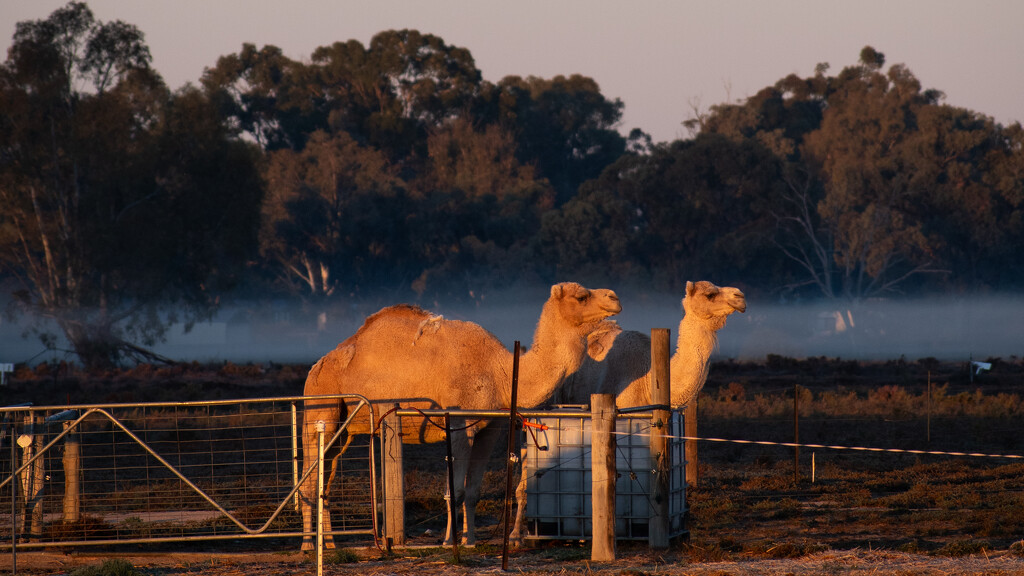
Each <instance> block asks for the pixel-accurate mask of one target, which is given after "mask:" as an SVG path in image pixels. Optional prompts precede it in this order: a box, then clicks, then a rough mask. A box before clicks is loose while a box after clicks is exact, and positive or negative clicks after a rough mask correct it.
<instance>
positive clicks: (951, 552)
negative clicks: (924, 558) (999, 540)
mask: <svg viewBox="0 0 1024 576" xmlns="http://www.w3.org/2000/svg"><path fill="white" fill-rule="evenodd" d="M991 549H992V545H991V544H989V543H988V542H985V541H984V540H956V541H953V542H950V543H948V544H946V545H945V546H943V547H942V548H939V549H938V550H936V551H935V554H936V555H938V556H950V557H953V558H957V557H960V556H970V555H971V554H980V553H981V552H984V551H986V550H991Z"/></svg>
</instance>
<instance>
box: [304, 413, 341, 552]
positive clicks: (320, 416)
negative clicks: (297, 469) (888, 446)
mask: <svg viewBox="0 0 1024 576" xmlns="http://www.w3.org/2000/svg"><path fill="white" fill-rule="evenodd" d="M332 412H333V414H332ZM339 412H344V409H343V408H342V409H340V410H337V411H335V410H331V409H329V408H323V407H314V406H309V405H307V406H306V410H305V413H304V415H303V433H302V460H303V466H302V473H303V474H305V473H306V472H307V471H308V470H310V469H312V468H315V467H316V466H317V460H318V458H319V452H320V446H319V433H318V432H317V430H316V426H317V422H318V421H320V420H322V421H323V422H324V441H325V442H327V441H329V440H330V438H331V437H333V436H334V434H335V432H336V431H337V429H338V424H339V422H340V421H341V418H340V417H339V416H338V414H339ZM352 437H353V435H352V434H347V436H346V438H345V444H344V446H342V447H341V448H340V449H329V450H328V452H326V453H325V454H324V461H325V462H326V461H327V460H328V459H329V460H330V461H331V470H330V472H329V473H328V472H327V471H326V470H325V471H324V477H325V480H324V488H323V498H324V504H325V506H324V513H323V517H322V518H321V524H322V525H323V531H324V534H325V536H324V547H325V548H334V538H333V537H332V536H331V535H330V532H331V511H330V507H329V506H327V497H328V494H329V493H330V487H331V483H332V482H333V481H334V477H335V475H336V472H337V469H338V461H339V459H340V458H341V455H342V454H343V453H344V452H345V450H346V449H347V448H348V446H349V444H350V443H351V441H352ZM318 477H319V473H318V472H314V473H312V474H310V475H309V476H307V477H306V479H305V480H304V481H303V482H302V485H301V486H300V488H299V503H300V508H301V511H302V531H303V533H304V534H305V535H304V536H303V537H302V548H301V549H302V550H304V551H307V550H313V549H314V545H315V542H314V540H313V535H312V534H313V533H315V531H316V527H315V519H316V507H317V479H318Z"/></svg>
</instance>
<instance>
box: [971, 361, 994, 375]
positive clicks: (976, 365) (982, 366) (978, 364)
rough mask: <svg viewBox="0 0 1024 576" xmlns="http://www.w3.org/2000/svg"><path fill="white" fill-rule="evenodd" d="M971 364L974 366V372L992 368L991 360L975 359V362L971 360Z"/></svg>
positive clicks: (977, 372) (978, 372) (979, 372)
mask: <svg viewBox="0 0 1024 576" xmlns="http://www.w3.org/2000/svg"><path fill="white" fill-rule="evenodd" d="M971 366H974V369H975V370H974V373H975V374H981V371H982V370H991V369H992V363H991V362H976V361H975V362H971Z"/></svg>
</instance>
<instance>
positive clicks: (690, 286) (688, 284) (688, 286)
mask: <svg viewBox="0 0 1024 576" xmlns="http://www.w3.org/2000/svg"><path fill="white" fill-rule="evenodd" d="M694 290H696V286H694V285H693V282H690V281H689V280H687V281H686V295H687V296H693V292H694Z"/></svg>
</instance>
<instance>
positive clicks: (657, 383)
mask: <svg viewBox="0 0 1024 576" xmlns="http://www.w3.org/2000/svg"><path fill="white" fill-rule="evenodd" d="M671 382H672V379H671V377H670V374H669V330H668V329H667V328H654V329H652V330H651V404H654V405H655V406H659V405H662V406H665V407H667V406H668V404H669V402H671V393H670V386H671ZM670 417H671V414H670V412H669V410H667V409H665V408H657V409H655V410H653V418H652V419H651V435H650V439H649V440H650V454H651V471H652V474H651V521H650V531H649V532H648V546H650V548H651V549H652V550H664V549H666V548H668V540H669V537H668V534H669V474H671V472H672V453H671V451H670V450H669V449H668V435H669V421H670V420H669V418H670Z"/></svg>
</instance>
